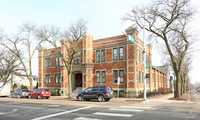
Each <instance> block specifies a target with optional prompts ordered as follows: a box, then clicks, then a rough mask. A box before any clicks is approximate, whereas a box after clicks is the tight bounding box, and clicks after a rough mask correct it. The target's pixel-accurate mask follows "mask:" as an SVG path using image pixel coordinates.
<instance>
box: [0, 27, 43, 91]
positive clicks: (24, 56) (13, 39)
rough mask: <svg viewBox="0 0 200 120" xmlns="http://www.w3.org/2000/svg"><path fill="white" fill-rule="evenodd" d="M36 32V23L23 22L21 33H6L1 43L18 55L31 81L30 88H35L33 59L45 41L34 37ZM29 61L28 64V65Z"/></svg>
mask: <svg viewBox="0 0 200 120" xmlns="http://www.w3.org/2000/svg"><path fill="white" fill-rule="evenodd" d="M34 33H35V25H31V24H29V23H26V24H23V25H22V27H21V29H20V30H19V33H17V34H14V35H10V36H8V35H4V36H3V38H2V39H1V40H0V45H2V46H4V47H5V48H6V49H8V50H9V51H10V52H12V53H13V54H14V55H15V56H17V57H18V59H19V61H20V63H21V64H22V66H23V70H24V72H25V73H26V77H27V78H28V79H29V82H30V90H31V91H32V90H33V85H32V80H33V79H32V59H33V55H34V54H35V51H36V50H37V48H38V47H39V46H40V44H41V43H42V42H43V40H37V39H34V38H33V35H34ZM27 63H28V66H27Z"/></svg>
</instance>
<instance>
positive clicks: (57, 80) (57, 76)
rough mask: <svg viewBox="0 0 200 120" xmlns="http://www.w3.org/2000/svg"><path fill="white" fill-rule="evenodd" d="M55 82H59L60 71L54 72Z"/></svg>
mask: <svg viewBox="0 0 200 120" xmlns="http://www.w3.org/2000/svg"><path fill="white" fill-rule="evenodd" d="M55 83H56V84H59V83H61V74H60V73H56V74H55Z"/></svg>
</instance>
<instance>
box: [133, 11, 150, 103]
mask: <svg viewBox="0 0 200 120" xmlns="http://www.w3.org/2000/svg"><path fill="white" fill-rule="evenodd" d="M132 12H133V13H134V14H135V15H137V12H136V10H132ZM137 17H138V16H137ZM141 23H142V22H141ZM142 55H143V70H144V71H143V72H144V74H143V80H144V81H143V85H144V95H143V96H144V101H146V100H147V96H146V77H145V76H146V53H145V24H144V22H143V52H142Z"/></svg>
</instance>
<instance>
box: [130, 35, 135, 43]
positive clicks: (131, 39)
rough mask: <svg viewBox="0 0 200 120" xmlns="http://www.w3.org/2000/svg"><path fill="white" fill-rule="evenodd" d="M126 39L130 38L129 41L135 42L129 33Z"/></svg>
mask: <svg viewBox="0 0 200 120" xmlns="http://www.w3.org/2000/svg"><path fill="white" fill-rule="evenodd" d="M128 40H130V41H131V42H133V43H135V38H134V37H132V36H131V35H128Z"/></svg>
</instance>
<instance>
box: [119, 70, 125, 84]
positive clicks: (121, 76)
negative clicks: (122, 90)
mask: <svg viewBox="0 0 200 120" xmlns="http://www.w3.org/2000/svg"><path fill="white" fill-rule="evenodd" d="M119 77H120V83H124V70H119Z"/></svg>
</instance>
